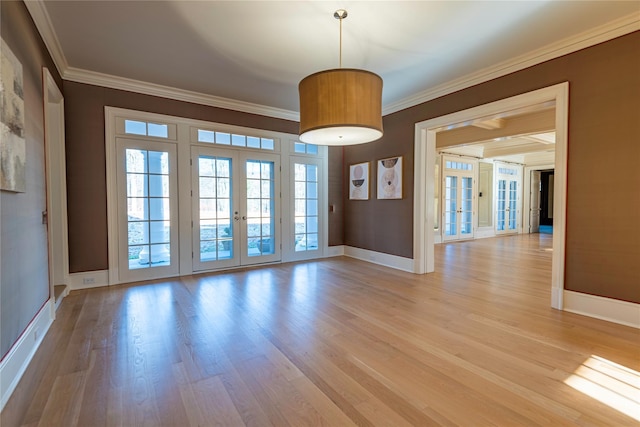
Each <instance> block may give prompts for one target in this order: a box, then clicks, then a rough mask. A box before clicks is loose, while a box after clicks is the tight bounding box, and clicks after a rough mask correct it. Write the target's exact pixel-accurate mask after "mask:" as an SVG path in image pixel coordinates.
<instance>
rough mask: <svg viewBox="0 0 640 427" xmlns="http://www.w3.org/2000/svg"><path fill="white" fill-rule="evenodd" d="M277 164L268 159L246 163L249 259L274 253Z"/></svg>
mask: <svg viewBox="0 0 640 427" xmlns="http://www.w3.org/2000/svg"><path fill="white" fill-rule="evenodd" d="M274 173H275V165H274V162H271V161H266V160H247V162H246V176H247V193H246V194H247V198H246V204H247V209H246V211H247V215H246V222H247V248H248V250H247V252H248V256H250V257H253V256H261V255H264V254H274V253H275V250H276V248H275V244H276V236H275V228H276V227H275V194H274V190H275V176H274Z"/></svg>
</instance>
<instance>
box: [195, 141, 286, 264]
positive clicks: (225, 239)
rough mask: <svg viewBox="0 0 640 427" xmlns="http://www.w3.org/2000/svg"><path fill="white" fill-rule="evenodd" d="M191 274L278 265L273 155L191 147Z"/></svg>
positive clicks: (277, 205) (277, 206)
mask: <svg viewBox="0 0 640 427" xmlns="http://www.w3.org/2000/svg"><path fill="white" fill-rule="evenodd" d="M192 165H193V168H192V171H193V172H192V193H193V197H192V199H193V203H192V211H193V214H192V215H193V269H194V271H203V270H212V269H218V268H228V267H234V266H239V265H251V264H259V263H264V262H271V261H278V260H280V190H279V179H280V165H279V158H278V156H274V155H268V154H255V155H254V154H249V153H242V152H237V151H233V150H223V149H222V150H221V149H212V148H205V147H194V148H193V153H192Z"/></svg>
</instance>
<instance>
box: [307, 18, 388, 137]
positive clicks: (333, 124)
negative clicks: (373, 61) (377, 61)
mask: <svg viewBox="0 0 640 427" xmlns="http://www.w3.org/2000/svg"><path fill="white" fill-rule="evenodd" d="M333 16H334V17H335V18H336V19H338V20H339V21H340V68H336V69H331V70H325V71H320V72H317V73H314V74H311V75H310V76H307V77H305V78H304V79H302V81H300V84H299V86H298V90H299V93H300V141H302V142H304V143H307V144H317V145H353V144H362V143H365V142H371V141H374V140H376V139H378V138H380V137H381V136H382V79H381V78H380V76H378V75H377V74H375V73H372V72H370V71H366V70H359V69H352V68H342V20H343V19H345V18H346V17H347V11H346V10H344V9H339V10H337V11H336V12H335V13H334V14H333Z"/></svg>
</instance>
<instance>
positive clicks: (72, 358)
mask: <svg viewBox="0 0 640 427" xmlns="http://www.w3.org/2000/svg"><path fill="white" fill-rule="evenodd" d="M550 246H551V236H550V235H544V234H534V235H521V236H513V237H503V238H494V239H482V240H476V241H471V242H462V243H454V244H443V245H439V246H436V269H437V272H436V273H433V274H429V275H422V276H418V275H413V274H410V273H405V272H401V271H397V270H393V269H389V268H385V267H381V266H376V265H373V264H369V263H365V262H362V261H358V260H354V259H349V258H344V257H340V258H334V259H327V260H320V261H312V262H301V263H294V264H283V265H276V266H269V267H263V268H256V269H247V270H242V271H235V272H224V273H217V274H208V275H199V276H188V277H182V278H178V279H171V280H163V281H156V282H153V283H147V284H134V285H126V286H116V287H112V288H101V289H94V290H85V291H76V292H71V293H70V295H69V296H67V297H66V298H65V299H64V301H63V302H62V306H61V307H60V309H59V310H58V318H57V320H56V321H55V322H54V324H53V326H52V328H51V330H50V331H49V333H48V334H47V336H46V337H45V340H44V342H43V344H42V346H41V348H40V349H39V350H38V352H37V354H36V356H35V358H34V361H33V363H32V364H31V366H30V367H29V369H28V370H27V372H26V374H25V376H24V377H23V380H22V381H21V383H20V384H19V386H18V388H17V390H16V392H15V393H14V395H13V397H12V398H11V400H10V401H9V402H8V404H7V406H6V408H5V410H4V411H3V413H2V418H1V421H2V422H1V425H2V427H11V426H20V425H22V426H127V427H128V426H214V425H215V426H244V425H246V426H271V425H272V426H316V425H324V426H352V425H359V426H409V425H413V426H430V425H445V426H453V425H461V426H514V425H522V426H530V425H541V426H551V425H553V426H563V425H589V426H594V425H595V426H598V425H602V426H631V425H638V424H639V422H640V376H638V371H640V331H639V330H637V329H633V328H629V327H624V326H620V325H615V324H612V323H608V322H604V321H599V320H596V319H591V318H587V317H583V316H579V315H575V314H571V313H565V312H561V311H557V310H553V309H551V308H550V306H549V305H550V298H551V297H550V283H551V278H550V277H551V251H550ZM579 390H595V391H596V392H599V394H600V395H602V396H603V397H599V398H594V397H592V396H590V395H588V394H586V393H584V392H583V391H579ZM591 394H593V395H595V396H598V394H597V393H595V394H594V393H593V392H592V393H591ZM598 399H601V400H604V401H605V402H606V403H603V402H602V401H600V400H598ZM612 406H613V407H612ZM615 408H617V409H615ZM634 411H636V412H635V413H634ZM634 416H636V417H637V418H636V419H634V418H633V417H634Z"/></svg>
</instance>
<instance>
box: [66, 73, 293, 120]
mask: <svg viewBox="0 0 640 427" xmlns="http://www.w3.org/2000/svg"><path fill="white" fill-rule="evenodd" d="M63 78H64V79H65V80H68V81H72V82H77V83H86V84H91V85H95V86H102V87H108V88H111V89H119V90H126V91H129V92H136V93H141V94H145V95H152V96H159V97H162V98H169V99H174V100H176V101H185V102H191V103H194V104H200V105H208V106H210V107H217V108H225V109H227V110H234V111H241V112H244V113H250V114H259V115H262V116H268V117H274V118H278V119H284V120H292V121H299V120H300V113H298V112H297V111H290V110H284V109H281V108H275V107H269V106H266V105H260V104H252V103H250V102H244V101H238V100H235V99H229V98H223V97H220V96H214V95H207V94H204V93H200V92H193V91H190V90H184V89H178V88H174V87H169V86H163V85H158V84H155V83H149V82H143V81H140V80H134V79H128V78H125V77H118V76H113V75H110V74H103V73H98V72H95V71H88V70H81V69H79V68H74V67H69V68H67V70H66V72H65V73H64V76H63Z"/></svg>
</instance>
